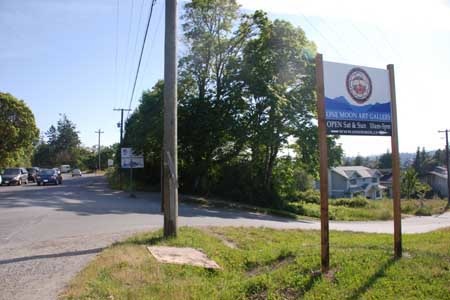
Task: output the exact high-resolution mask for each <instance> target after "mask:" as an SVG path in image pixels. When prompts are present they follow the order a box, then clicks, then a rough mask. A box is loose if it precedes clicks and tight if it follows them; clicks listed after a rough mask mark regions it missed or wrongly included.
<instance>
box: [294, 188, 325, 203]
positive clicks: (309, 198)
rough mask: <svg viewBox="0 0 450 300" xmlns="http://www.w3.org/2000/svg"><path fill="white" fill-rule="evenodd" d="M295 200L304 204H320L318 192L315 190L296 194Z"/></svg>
mask: <svg viewBox="0 0 450 300" xmlns="http://www.w3.org/2000/svg"><path fill="white" fill-rule="evenodd" d="M297 200H298V201H303V202H306V203H315V204H320V192H319V191H316V190H312V189H310V190H306V191H304V192H298V193H297Z"/></svg>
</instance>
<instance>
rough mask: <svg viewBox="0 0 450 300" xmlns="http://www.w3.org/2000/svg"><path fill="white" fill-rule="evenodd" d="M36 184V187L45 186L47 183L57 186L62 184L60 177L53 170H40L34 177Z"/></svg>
mask: <svg viewBox="0 0 450 300" xmlns="http://www.w3.org/2000/svg"><path fill="white" fill-rule="evenodd" d="M36 182H37V184H38V185H41V184H42V185H46V184H48V183H52V184H56V185H58V184H62V176H61V174H58V172H57V171H56V170H55V169H41V170H40V171H39V174H38V175H37V176H36Z"/></svg>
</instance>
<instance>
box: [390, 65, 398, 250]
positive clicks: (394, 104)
mask: <svg viewBox="0 0 450 300" xmlns="http://www.w3.org/2000/svg"><path fill="white" fill-rule="evenodd" d="M387 69H388V71H389V87H390V95H391V116H392V117H391V118H392V135H391V147H392V200H393V201H392V202H393V206H394V253H395V258H400V257H402V212H401V211H402V209H401V203H400V154H399V150H398V127H397V100H396V96H395V76H394V65H388V66H387Z"/></svg>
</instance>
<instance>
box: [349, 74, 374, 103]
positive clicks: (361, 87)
mask: <svg viewBox="0 0 450 300" xmlns="http://www.w3.org/2000/svg"><path fill="white" fill-rule="evenodd" d="M345 83H346V86H347V91H348V93H349V94H350V96H351V97H352V98H353V100H355V101H356V103H358V104H363V103H365V102H366V101H367V100H368V99H369V98H370V95H372V80H371V79H370V77H369V74H367V72H366V71H364V70H363V69H361V68H353V69H351V70H350V72H348V74H347V80H346V82H345Z"/></svg>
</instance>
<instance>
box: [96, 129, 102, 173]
mask: <svg viewBox="0 0 450 300" xmlns="http://www.w3.org/2000/svg"><path fill="white" fill-rule="evenodd" d="M95 133H98V170H99V171H100V170H101V169H102V166H101V160H100V135H101V134H102V133H104V131H102V130H101V129H98V131H96V132H95Z"/></svg>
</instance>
